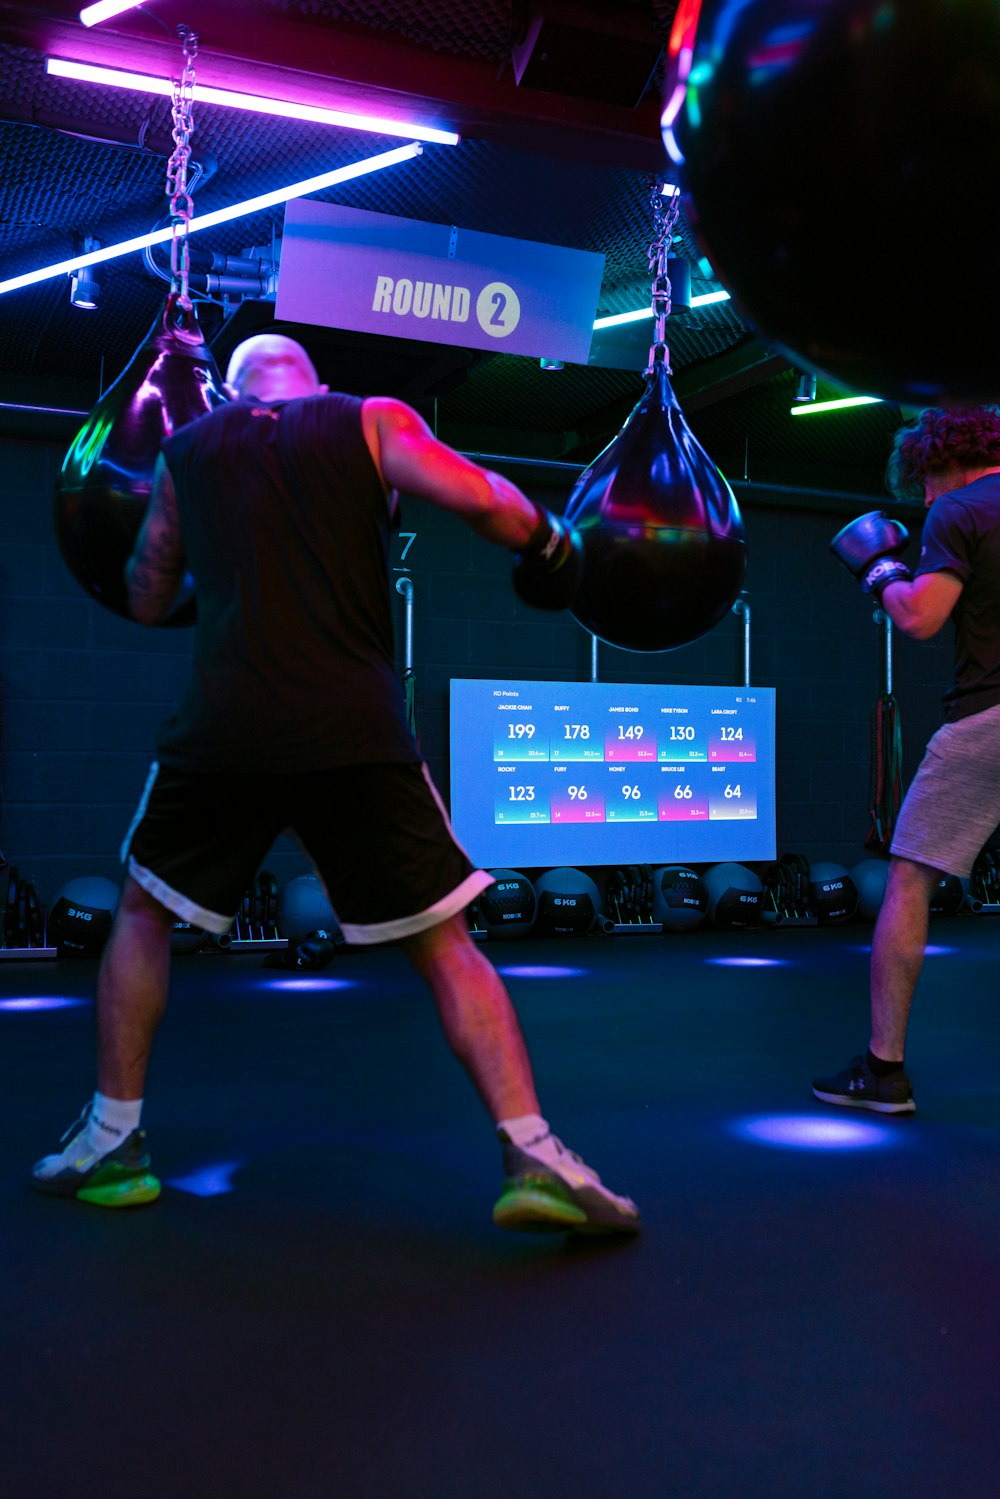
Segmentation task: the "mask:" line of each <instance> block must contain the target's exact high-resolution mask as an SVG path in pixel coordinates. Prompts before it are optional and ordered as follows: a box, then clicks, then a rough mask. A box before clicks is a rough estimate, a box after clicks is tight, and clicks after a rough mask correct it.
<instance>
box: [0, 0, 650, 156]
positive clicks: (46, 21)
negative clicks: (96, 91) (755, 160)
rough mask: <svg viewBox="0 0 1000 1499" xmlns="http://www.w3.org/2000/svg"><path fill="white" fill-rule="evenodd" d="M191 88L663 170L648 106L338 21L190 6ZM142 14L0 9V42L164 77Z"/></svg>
mask: <svg viewBox="0 0 1000 1499" xmlns="http://www.w3.org/2000/svg"><path fill="white" fill-rule="evenodd" d="M196 10H197V14H196V16H194V18H193V19H194V21H195V22H196V23H197V29H198V35H199V49H198V55H197V60H196V72H197V76H198V80H199V81H200V82H202V83H205V84H212V85H214V86H216V87H219V88H229V89H234V90H237V91H240V92H243V93H256V94H266V95H270V96H272V97H276V98H287V99H290V100H292V101H294V102H297V103H307V104H315V103H322V104H325V105H326V106H327V107H329V108H341V109H359V108H360V107H361V106H362V105H363V106H364V107H365V109H367V110H368V111H369V112H372V111H373V110H377V111H378V112H380V113H383V114H386V115H389V116H397V117H400V118H406V117H410V118H413V117H414V116H419V117H420V118H421V119H422V120H424V121H425V122H426V123H433V124H441V125H443V126H446V127H450V128H452V129H454V130H457V131H459V132H460V133H461V134H462V135H464V136H470V137H475V138H481V139H491V140H496V141H498V142H502V143H503V144H505V145H509V146H522V147H530V148H531V149H533V150H535V151H538V150H540V149H541V150H543V151H544V152H545V153H546V154H550V155H555V156H568V157H570V158H571V159H575V160H585V161H591V162H594V163H601V164H607V165H617V166H625V167H630V168H633V169H635V170H638V171H652V172H655V171H658V170H661V169H662V165H663V146H662V142H661V140H660V130H659V113H660V110H659V102H658V101H657V100H656V99H652V98H650V99H645V100H643V101H642V102H641V103H640V104H639V105H638V106H637V107H636V108H634V109H629V108H626V107H623V106H621V105H615V104H609V103H606V102H602V101H601V100H595V99H585V98H576V97H570V96H569V95H566V94H555V93H550V92H547V91H545V90H542V89H533V88H523V87H518V85H517V83H516V81H515V79H514V75H513V70H512V67H511V66H510V65H509V64H505V65H503V66H501V67H498V66H497V64H496V63H495V62H492V61H489V60H484V59H479V58H468V57H456V56H453V55H450V54H447V53H444V52H436V51H434V50H432V49H431V48H429V47H422V46H418V45H416V44H415V43H413V42H410V41H408V40H406V39H404V38H402V37H399V36H397V35H396V34H394V33H391V32H380V31H375V30H373V29H371V28H366V27H361V26H358V25H356V24H351V23H348V22H345V21H337V22H336V23H333V22H330V21H329V20H325V19H314V20H312V21H307V20H304V19H302V18H299V17H295V16H291V15H289V14H288V13H284V14H281V13H278V12H274V11H265V10H260V9H257V8H254V7H252V6H248V5H241V6H239V7H237V12H234V9H233V6H232V5H231V4H226V3H225V0H203V3H202V4H200V5H198V6H197V7H196ZM190 11H191V6H190V4H180V3H172V0H166V3H163V4H161V5H160V6H158V12H157V13H158V18H159V20H160V21H162V22H165V23H167V25H171V24H172V23H173V22H174V21H175V20H176V21H177V22H188V23H190V22H191V20H192V17H191V16H190ZM150 24H151V23H150V20H149V18H148V17H145V16H143V14H142V12H141V11H138V12H133V13H130V14H126V15H123V16H120V17H118V18H116V22H115V23H114V24H112V25H111V26H102V27H100V28H94V29H88V28H87V27H84V26H81V25H80V24H79V23H77V22H76V21H74V20H70V19H66V18H60V17H59V16H53V15H51V14H50V15H45V14H44V13H40V12H39V11H38V10H32V9H31V8H30V7H26V6H22V5H16V4H12V3H11V0H0V42H4V43H7V44H8V45H10V46H16V47H27V48H30V49H32V50H34V51H36V52H39V53H42V54H44V55H50V56H56V57H65V58H68V59H70V60H72V61H75V62H89V63H100V64H104V65H105V66H108V67H117V68H124V69H126V70H128V71H131V72H142V73H153V74H155V75H156V76H158V77H164V78H170V77H173V76H175V75H176V74H177V73H178V71H179V66H180V44H179V42H177V41H174V40H168V39H167V38H166V37H164V36H163V34H162V31H157V32H156V33H155V34H150V32H149V28H150Z"/></svg>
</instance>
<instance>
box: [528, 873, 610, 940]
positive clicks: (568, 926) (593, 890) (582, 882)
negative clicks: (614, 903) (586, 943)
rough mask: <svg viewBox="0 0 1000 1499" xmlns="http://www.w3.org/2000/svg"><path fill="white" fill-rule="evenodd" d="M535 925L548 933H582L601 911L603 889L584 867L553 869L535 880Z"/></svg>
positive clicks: (550, 934) (567, 934)
mask: <svg viewBox="0 0 1000 1499" xmlns="http://www.w3.org/2000/svg"><path fill="white" fill-rule="evenodd" d="M535 896H536V898H537V901H538V911H537V915H536V918H535V925H536V927H537V929H538V931H539V932H540V933H544V935H545V936H556V935H564V936H567V937H583V936H585V935H586V933H587V932H589V931H590V929H591V927H592V926H593V925H594V922H595V921H596V920H597V918H598V916H599V915H600V910H601V892H600V891H599V890H598V888H597V886H596V885H595V883H594V881H593V880H592V879H591V878H590V875H589V874H584V872H583V870H582V869H571V868H562V869H550V870H547V871H546V873H544V874H540V875H539V876H538V879H537V880H536V881H535Z"/></svg>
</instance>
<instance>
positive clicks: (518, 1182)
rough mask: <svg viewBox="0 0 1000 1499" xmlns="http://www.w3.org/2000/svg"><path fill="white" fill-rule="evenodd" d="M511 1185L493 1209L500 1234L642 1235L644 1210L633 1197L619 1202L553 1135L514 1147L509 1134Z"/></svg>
mask: <svg viewBox="0 0 1000 1499" xmlns="http://www.w3.org/2000/svg"><path fill="white" fill-rule="evenodd" d="M498 1137H499V1140H500V1143H501V1145H502V1146H503V1159H504V1171H505V1173H506V1180H505V1181H504V1184H503V1192H502V1194H501V1196H500V1199H499V1201H498V1202H497V1204H496V1206H495V1207H494V1209H493V1221H494V1223H496V1224H498V1225H499V1226H500V1228H511V1229H525V1230H528V1231H529V1232H531V1231H533V1232H542V1233H545V1232H548V1233H560V1232H561V1233H577V1234H613V1233H626V1234H634V1233H638V1231H639V1226H640V1219H639V1209H638V1208H637V1207H636V1205H635V1203H634V1202H633V1201H632V1199H631V1198H630V1197H618V1196H616V1195H615V1193H614V1192H609V1191H608V1189H607V1187H605V1186H603V1185H602V1183H601V1178H600V1177H599V1176H598V1174H597V1172H596V1171H594V1170H593V1169H592V1168H591V1167H590V1166H588V1165H586V1164H585V1162H584V1161H582V1160H581V1159H580V1157H579V1156H578V1155H576V1154H574V1152H573V1151H572V1150H567V1149H566V1147H565V1145H563V1143H562V1141H561V1140H558V1139H556V1137H555V1135H553V1134H552V1133H551V1131H547V1132H546V1133H545V1134H544V1135H540V1136H539V1137H538V1138H537V1139H535V1140H527V1141H525V1142H524V1143H523V1144H521V1145H515V1144H514V1142H513V1141H512V1140H511V1138H510V1136H509V1135H508V1134H507V1133H506V1131H505V1130H502V1129H501V1130H499V1131H498Z"/></svg>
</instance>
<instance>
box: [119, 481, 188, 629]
mask: <svg viewBox="0 0 1000 1499" xmlns="http://www.w3.org/2000/svg"><path fill="white" fill-rule="evenodd" d="M184 570H185V560H184V548H183V546H182V544H181V530H180V522H179V520H178V517H177V498H176V496H175V494H174V483H173V480H172V479H171V477H170V470H169V469H168V468H167V465H166V463H165V462H164V461H163V459H162V457H161V458H158V459H157V460H156V472H155V474H154V475H153V492H152V495H151V496H150V501H149V508H148V509H147V511H146V518H145V520H144V521H143V523H142V529H141V530H140V532H139V535H138V537H137V538H136V543H135V548H134V550H133V552H132V555H131V557H130V558H129V559H128V561H127V562H126V564H125V582H126V584H127V585H128V602H129V608H130V609H131V611H132V614H133V617H134V618H135V619H137V620H138V621H139V623H140V624H141V625H156V624H159V623H160V621H161V620H162V619H164V618H165V617H166V615H168V614H169V613H170V606H171V604H173V602H174V600H175V599H176V597H177V590H178V588H179V587H180V585H181V582H182V580H183V578H184Z"/></svg>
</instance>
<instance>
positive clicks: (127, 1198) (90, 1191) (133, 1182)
mask: <svg viewBox="0 0 1000 1499" xmlns="http://www.w3.org/2000/svg"><path fill="white" fill-rule="evenodd" d="M97 1176H98V1177H102V1178H103V1180H98V1179H97V1177H92V1178H91V1180H90V1181H89V1182H87V1184H86V1186H84V1187H80V1188H79V1190H78V1191H77V1192H76V1193H75V1196H76V1199H77V1201H78V1202H92V1203H93V1204H94V1205H95V1206H96V1207H100V1208H138V1207H142V1205H143V1203H146V1202H155V1201H156V1199H157V1198H158V1197H159V1195H160V1192H161V1191H162V1190H163V1189H162V1187H161V1186H160V1183H159V1181H158V1180H157V1178H156V1177H155V1176H153V1175H152V1174H151V1173H150V1172H148V1171H144V1172H143V1173H142V1174H141V1175H140V1176H136V1175H135V1174H134V1173H133V1174H132V1175H131V1176H126V1175H124V1174H123V1173H121V1172H120V1169H119V1168H113V1167H112V1168H110V1169H109V1170H108V1171H107V1172H104V1171H100V1172H98V1174H97Z"/></svg>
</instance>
